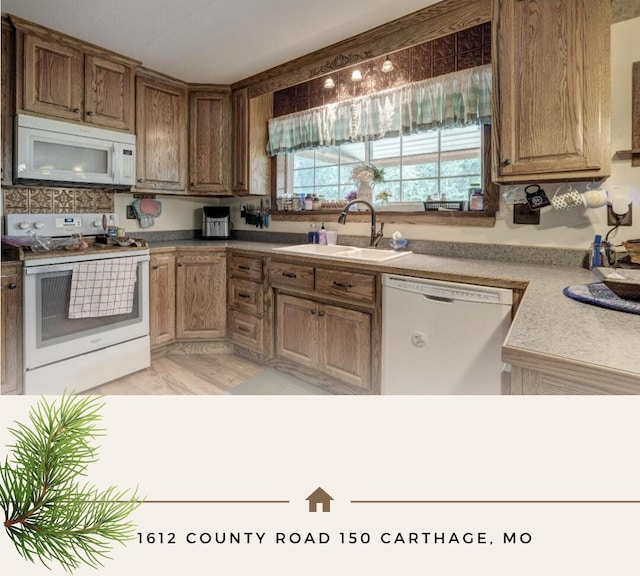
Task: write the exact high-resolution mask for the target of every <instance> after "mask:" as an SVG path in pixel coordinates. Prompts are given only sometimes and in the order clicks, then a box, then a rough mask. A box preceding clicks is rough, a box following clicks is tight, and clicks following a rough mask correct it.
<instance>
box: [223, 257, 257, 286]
mask: <svg viewBox="0 0 640 576" xmlns="http://www.w3.org/2000/svg"><path fill="white" fill-rule="evenodd" d="M229 275H230V276H235V277H236V278H246V279H247V280H255V281H256V282H262V259H261V258H251V257H250V256H237V255H235V254H234V255H232V256H231V257H230V258H229Z"/></svg>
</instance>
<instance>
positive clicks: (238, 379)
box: [86, 352, 264, 395]
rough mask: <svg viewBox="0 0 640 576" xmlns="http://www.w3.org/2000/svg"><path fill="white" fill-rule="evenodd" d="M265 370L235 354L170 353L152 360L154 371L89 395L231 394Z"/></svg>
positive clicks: (120, 380)
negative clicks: (236, 387)
mask: <svg viewBox="0 0 640 576" xmlns="http://www.w3.org/2000/svg"><path fill="white" fill-rule="evenodd" d="M262 370H264V367H263V366H261V365H259V364H256V363H255V362H251V361H250V360H246V359H244V358H241V357H239V356H235V355H234V354H232V353H226V352H221V353H215V354H210V353H207V354H184V353H180V352H176V353H169V354H167V355H165V356H161V357H157V358H153V359H152V360H151V367H150V368H146V369H145V370H140V371H139V372H135V373H133V374H129V375H128V376H124V377H123V378H118V379H117V380H113V381H111V382H108V383H107V384H103V385H101V386H97V387H95V388H92V389H91V390H87V392H86V394H99V395H127V394H129V395H144V394H157V395H160V394H173V395H187V394H193V395H197V394H208V395H214V394H229V393H230V391H231V389H232V388H233V387H234V386H237V385H238V384H242V383H243V382H244V381H245V380H247V379H249V378H251V377H253V376H256V375H257V374H259V373H260V372H261V371H262Z"/></svg>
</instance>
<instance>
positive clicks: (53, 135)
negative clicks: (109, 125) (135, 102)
mask: <svg viewBox="0 0 640 576" xmlns="http://www.w3.org/2000/svg"><path fill="white" fill-rule="evenodd" d="M15 138H16V146H15V152H14V161H15V172H14V176H15V179H16V181H18V182H21V183H24V184H29V183H42V182H48V183H59V184H64V185H65V186H69V185H75V186H96V185H97V186H106V187H127V188H129V187H131V186H133V185H134V184H135V176H136V137H135V135H134V134H127V133H125V132H116V131H114V130H105V129H102V128H94V127H93V126H85V125H82V124H73V123H71V122H60V121H58V120H50V119H48V118H39V117H36V116H28V115H25V114H18V115H16V130H15Z"/></svg>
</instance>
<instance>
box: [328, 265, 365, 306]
mask: <svg viewBox="0 0 640 576" xmlns="http://www.w3.org/2000/svg"><path fill="white" fill-rule="evenodd" d="M316 290H317V291H318V292H324V293H326V294H332V295H334V296H345V297H348V298H351V299H355V300H366V301H368V302H373V301H374V300H375V293H376V285H375V276H372V275H369V274H358V273H354V272H342V271H338V270H328V269H325V268H316Z"/></svg>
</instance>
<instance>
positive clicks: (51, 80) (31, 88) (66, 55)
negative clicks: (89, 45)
mask: <svg viewBox="0 0 640 576" xmlns="http://www.w3.org/2000/svg"><path fill="white" fill-rule="evenodd" d="M23 46H24V54H23V56H24V61H23V68H22V70H23V82H24V84H23V86H24V94H23V100H22V108H23V109H24V110H25V111H26V112H36V113H38V114H45V115H47V116H55V117H56V118H64V119H66V120H82V118H83V110H82V96H83V86H84V56H83V54H82V52H81V51H80V50H77V49H75V48H72V47H71V46H65V45H62V44H59V43H56V42H51V41H48V40H45V39H44V38H40V37H38V36H34V35H25V36H24V44H23Z"/></svg>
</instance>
